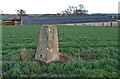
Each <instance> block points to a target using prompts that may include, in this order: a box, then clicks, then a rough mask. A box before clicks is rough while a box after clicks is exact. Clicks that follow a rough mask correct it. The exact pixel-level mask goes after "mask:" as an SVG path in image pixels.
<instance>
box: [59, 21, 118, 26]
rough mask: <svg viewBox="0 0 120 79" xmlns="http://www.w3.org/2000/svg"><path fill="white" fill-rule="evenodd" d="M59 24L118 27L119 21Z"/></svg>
mask: <svg viewBox="0 0 120 79" xmlns="http://www.w3.org/2000/svg"><path fill="white" fill-rule="evenodd" d="M58 25H72V26H74V25H76V26H105V27H118V26H119V23H118V22H95V23H74V24H58Z"/></svg>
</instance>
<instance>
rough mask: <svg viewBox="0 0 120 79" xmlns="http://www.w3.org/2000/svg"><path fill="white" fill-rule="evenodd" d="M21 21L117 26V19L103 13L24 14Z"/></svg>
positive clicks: (38, 23)
mask: <svg viewBox="0 0 120 79" xmlns="http://www.w3.org/2000/svg"><path fill="white" fill-rule="evenodd" d="M22 21H23V24H24V25H44V24H59V25H79V26H119V23H118V21H117V20H115V19H113V18H110V17H108V16H104V15H71V16H31V17H30V16H25V17H22Z"/></svg>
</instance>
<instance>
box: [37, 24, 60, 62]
mask: <svg viewBox="0 0 120 79" xmlns="http://www.w3.org/2000/svg"><path fill="white" fill-rule="evenodd" d="M35 59H36V60H41V61H43V62H45V63H50V62H52V61H58V60H59V59H60V57H59V47H58V34H57V27H56V26H55V25H44V26H42V27H41V32H40V37H39V43H38V47H37V51H36V55H35Z"/></svg>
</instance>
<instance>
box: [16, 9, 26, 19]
mask: <svg viewBox="0 0 120 79" xmlns="http://www.w3.org/2000/svg"><path fill="white" fill-rule="evenodd" d="M16 13H17V14H18V15H19V17H20V20H21V18H22V16H24V15H25V14H26V11H25V10H23V9H20V10H16Z"/></svg>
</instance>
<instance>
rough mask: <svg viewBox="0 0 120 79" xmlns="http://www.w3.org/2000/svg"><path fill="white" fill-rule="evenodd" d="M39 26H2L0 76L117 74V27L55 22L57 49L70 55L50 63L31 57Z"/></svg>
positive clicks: (34, 48)
mask: <svg viewBox="0 0 120 79" xmlns="http://www.w3.org/2000/svg"><path fill="white" fill-rule="evenodd" d="M40 27H41V26H3V27H2V59H3V62H2V72H3V74H2V76H3V77H118V76H119V75H118V74H120V72H119V70H118V64H119V61H118V28H117V27H91V26H57V29H58V40H59V52H60V53H62V54H64V55H67V56H69V57H71V58H69V57H66V58H64V59H61V61H58V62H53V63H50V64H45V63H41V62H40V61H36V60H35V59H34V55H35V53H36V48H37V44H38V38H39V34H40ZM24 48H26V50H28V52H29V53H26V54H22V49H24ZM26 55H27V56H26ZM26 57H27V58H26Z"/></svg>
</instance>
